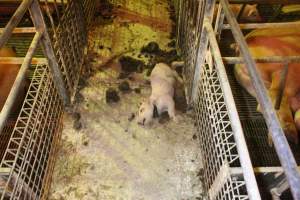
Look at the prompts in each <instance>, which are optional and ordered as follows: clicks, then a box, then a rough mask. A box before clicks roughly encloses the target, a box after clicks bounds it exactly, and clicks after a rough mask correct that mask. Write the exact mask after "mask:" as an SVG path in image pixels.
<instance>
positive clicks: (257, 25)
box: [222, 21, 300, 29]
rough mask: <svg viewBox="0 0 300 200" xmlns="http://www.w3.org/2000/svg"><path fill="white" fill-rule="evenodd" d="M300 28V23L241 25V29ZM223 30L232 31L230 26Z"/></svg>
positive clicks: (227, 25)
mask: <svg viewBox="0 0 300 200" xmlns="http://www.w3.org/2000/svg"><path fill="white" fill-rule="evenodd" d="M295 26H300V22H298V21H297V22H277V23H248V24H239V27H240V29H262V28H294V27H295ZM222 28H223V29H231V26H230V24H223V26H222Z"/></svg>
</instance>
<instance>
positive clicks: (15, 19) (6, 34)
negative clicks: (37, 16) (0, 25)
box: [0, 0, 33, 49]
mask: <svg viewBox="0 0 300 200" xmlns="http://www.w3.org/2000/svg"><path fill="white" fill-rule="evenodd" d="M32 1H33V0H24V1H22V3H21V5H20V6H19V7H18V9H17V10H16V12H15V13H14V15H13V16H12V17H11V18H10V20H9V22H8V23H7V24H6V26H5V28H4V30H3V33H2V35H1V36H0V49H1V48H2V47H3V46H4V44H6V42H7V41H8V39H9V38H10V36H11V34H12V32H13V29H14V28H15V27H16V26H17V25H18V24H19V22H20V21H21V19H22V17H23V16H24V14H25V12H26V11H27V9H28V7H29V6H30V4H31V3H32Z"/></svg>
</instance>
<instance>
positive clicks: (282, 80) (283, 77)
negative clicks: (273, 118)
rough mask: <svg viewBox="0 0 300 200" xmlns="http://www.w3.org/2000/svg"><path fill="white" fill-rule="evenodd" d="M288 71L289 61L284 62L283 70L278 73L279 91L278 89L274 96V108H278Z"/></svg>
mask: <svg viewBox="0 0 300 200" xmlns="http://www.w3.org/2000/svg"><path fill="white" fill-rule="evenodd" d="M288 71H289V63H285V64H284V67H283V70H282V72H281V74H280V82H279V91H278V94H277V96H276V101H275V109H276V110H279V108H280V104H281V100H282V96H283V93H284V88H285V83H286V78H287V74H288Z"/></svg>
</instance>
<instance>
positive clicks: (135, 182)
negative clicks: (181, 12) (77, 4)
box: [49, 0, 204, 200]
mask: <svg viewBox="0 0 300 200" xmlns="http://www.w3.org/2000/svg"><path fill="white" fill-rule="evenodd" d="M168 10H169V4H168V2H167V1H164V0H147V1H143V0H141V1H136V0H127V1H119V4H115V5H114V9H113V11H112V13H113V16H116V17H111V18H109V19H105V20H103V17H101V16H98V17H96V18H95V23H94V26H93V27H92V28H91V30H90V33H89V53H90V54H92V55H93V56H94V57H93V59H92V62H90V63H88V62H87V63H86V66H84V67H86V68H89V67H91V68H92V69H93V70H94V73H93V74H92V76H90V77H89V78H88V79H87V80H85V81H86V83H85V87H84V88H82V89H81V90H80V91H79V95H78V96H79V97H81V98H77V99H79V100H80V101H79V100H78V101H79V102H77V103H76V104H75V108H74V109H75V110H76V111H77V112H78V113H79V114H73V115H70V114H65V116H64V130H63V135H62V144H61V147H60V150H59V156H58V160H57V162H56V166H55V172H54V176H53V183H52V186H51V192H50V197H49V199H50V200H62V199H67V200H71V199H72V200H77V199H78V200H79V199H87V200H92V199H95V200H115V199H116V200H117V199H118V200H119V199H124V200H142V199H143V200H173V199H174V200H177V199H178V200H182V199H184V200H193V199H203V198H204V197H203V188H202V184H201V181H200V178H199V174H200V173H199V172H200V171H201V167H202V165H201V161H200V160H201V158H200V154H199V148H198V144H197V138H196V137H195V136H194V131H195V130H194V127H193V119H192V118H191V116H190V114H189V113H182V112H179V111H178V112H177V115H178V120H179V122H178V123H174V122H173V121H167V122H165V123H159V122H158V120H155V121H154V123H153V124H152V126H150V127H147V128H144V127H141V126H138V125H137V123H136V120H135V119H133V120H132V121H130V120H128V118H130V116H131V115H132V113H136V112H137V110H138V105H139V103H140V102H142V100H143V99H145V98H147V97H149V95H150V93H151V89H150V86H149V85H147V84H145V79H146V76H145V73H133V74H132V77H133V78H132V79H131V80H127V81H128V82H129V84H130V87H131V88H132V89H134V88H140V89H141V93H140V94H139V93H136V92H134V91H130V92H127V93H122V92H118V93H119V95H120V101H119V102H117V103H113V104H107V103H106V100H105V91H106V90H107V88H109V87H112V88H116V89H117V88H118V84H119V83H120V81H121V80H120V79H118V78H117V77H118V75H119V72H120V64H119V63H118V58H119V57H120V56H122V55H129V56H132V57H136V58H139V59H141V60H144V61H145V62H146V61H147V60H148V59H149V57H148V58H147V57H145V56H139V52H140V49H141V47H142V46H144V45H145V44H147V43H148V42H150V41H155V42H157V43H158V44H159V45H160V48H162V49H165V50H168V48H169V47H167V44H168V42H170V31H171V23H172V22H171V21H170V19H169V12H168ZM139 16H140V17H139ZM87 65H89V66H87ZM85 81H83V82H85Z"/></svg>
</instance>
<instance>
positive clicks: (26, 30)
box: [0, 27, 36, 34]
mask: <svg viewBox="0 0 300 200" xmlns="http://www.w3.org/2000/svg"><path fill="white" fill-rule="evenodd" d="M4 29H5V28H0V33H3V32H4ZM35 32H36V29H35V27H20V28H15V29H14V30H13V31H12V33H13V34H18V33H35Z"/></svg>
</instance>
